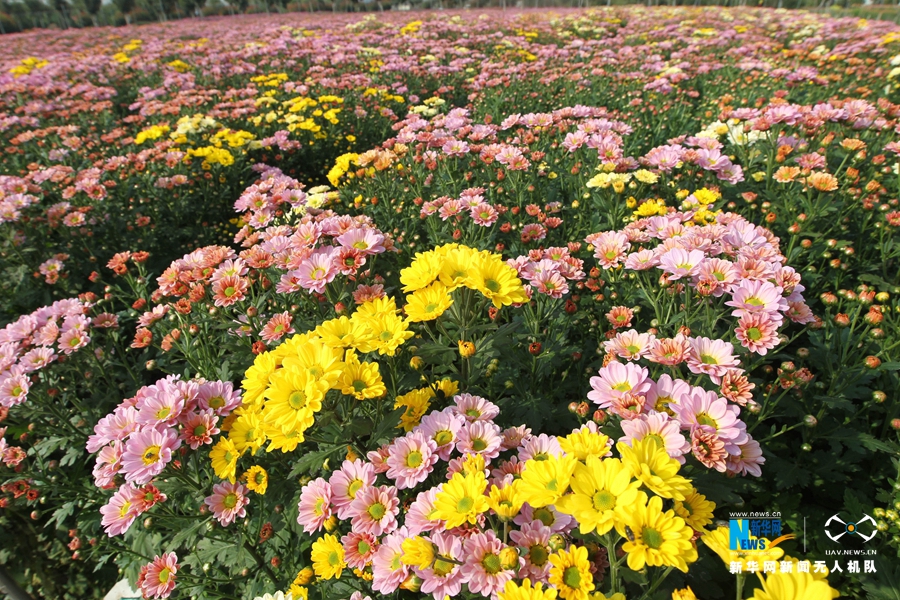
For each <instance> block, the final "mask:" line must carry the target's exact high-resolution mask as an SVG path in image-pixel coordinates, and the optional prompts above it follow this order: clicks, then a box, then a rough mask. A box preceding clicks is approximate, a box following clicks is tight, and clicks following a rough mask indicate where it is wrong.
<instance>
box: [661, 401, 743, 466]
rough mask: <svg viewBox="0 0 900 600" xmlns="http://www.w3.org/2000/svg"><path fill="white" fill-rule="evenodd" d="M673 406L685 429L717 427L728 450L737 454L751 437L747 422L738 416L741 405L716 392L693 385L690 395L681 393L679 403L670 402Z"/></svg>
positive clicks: (676, 416)
mask: <svg viewBox="0 0 900 600" xmlns="http://www.w3.org/2000/svg"><path fill="white" fill-rule="evenodd" d="M670 408H671V409H672V410H673V411H674V412H675V418H676V419H678V421H679V422H680V423H681V428H682V429H694V428H695V427H709V428H711V429H712V430H713V431H716V432H717V433H718V436H719V437H720V438H722V440H723V441H724V442H725V445H726V449H727V450H728V452H729V454H737V452H738V446H739V445H740V444H745V443H746V442H747V440H748V439H749V437H748V436H747V425H746V424H745V423H744V422H743V421H741V420H740V419H739V418H738V415H739V414H740V409H739V408H738V407H737V406H734V405H731V404H728V401H727V400H725V399H724V398H720V397H719V396H717V395H716V393H715V392H709V391H707V390H704V389H703V388H699V387H694V388H693V389H692V390H691V393H690V394H689V395H687V396H684V397H682V399H681V402H680V403H679V404H676V405H670Z"/></svg>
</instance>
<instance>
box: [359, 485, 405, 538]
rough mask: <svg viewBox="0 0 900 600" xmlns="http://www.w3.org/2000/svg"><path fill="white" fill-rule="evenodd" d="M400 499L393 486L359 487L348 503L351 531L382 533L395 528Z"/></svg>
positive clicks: (377, 534)
mask: <svg viewBox="0 0 900 600" xmlns="http://www.w3.org/2000/svg"><path fill="white" fill-rule="evenodd" d="M399 512H400V500H399V499H398V498H397V488H395V487H393V486H387V485H382V486H369V487H367V488H364V489H361V490H360V491H359V492H358V493H357V494H356V498H355V499H354V500H353V502H351V503H350V515H351V517H350V524H351V526H352V527H353V531H357V532H360V533H371V534H372V535H376V536H379V535H382V534H384V533H390V532H392V531H393V530H394V529H396V528H397V514H398V513H399Z"/></svg>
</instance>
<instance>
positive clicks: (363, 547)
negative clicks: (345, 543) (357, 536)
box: [356, 540, 372, 556]
mask: <svg viewBox="0 0 900 600" xmlns="http://www.w3.org/2000/svg"><path fill="white" fill-rule="evenodd" d="M371 549H372V546H370V545H369V544H368V543H367V542H365V541H363V540H360V542H359V544H357V546H356V551H357V552H358V553H359V554H360V555H362V556H365V555H366V554H368V553H369V551H370V550H371Z"/></svg>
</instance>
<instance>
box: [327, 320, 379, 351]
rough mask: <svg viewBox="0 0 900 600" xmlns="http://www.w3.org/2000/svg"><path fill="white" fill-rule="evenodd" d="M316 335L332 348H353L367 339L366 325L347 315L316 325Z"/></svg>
mask: <svg viewBox="0 0 900 600" xmlns="http://www.w3.org/2000/svg"><path fill="white" fill-rule="evenodd" d="M315 331H316V335H318V336H319V337H320V338H322V342H324V343H325V344H326V345H327V346H330V347H332V348H353V347H355V346H357V345H358V344H364V343H366V342H367V341H368V338H369V334H368V332H367V331H366V327H365V326H364V325H363V323H362V322H361V321H359V320H356V321H354V320H352V319H350V318H348V317H338V318H337V319H330V320H328V321H325V322H324V323H322V324H321V325H319V326H318V327H316V330H315Z"/></svg>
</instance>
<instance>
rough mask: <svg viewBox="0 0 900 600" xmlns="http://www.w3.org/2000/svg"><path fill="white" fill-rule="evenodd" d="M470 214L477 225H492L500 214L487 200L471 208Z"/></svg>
mask: <svg viewBox="0 0 900 600" xmlns="http://www.w3.org/2000/svg"><path fill="white" fill-rule="evenodd" d="M469 216H471V217H472V220H473V221H475V224H476V225H481V226H482V227H490V226H491V225H493V224H494V223H495V222H496V221H497V217H498V216H499V214H498V213H497V209H495V208H494V207H493V206H491V205H490V204H488V203H487V202H481V203H480V204H477V205H475V206H473V207H472V208H470V209H469Z"/></svg>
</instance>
